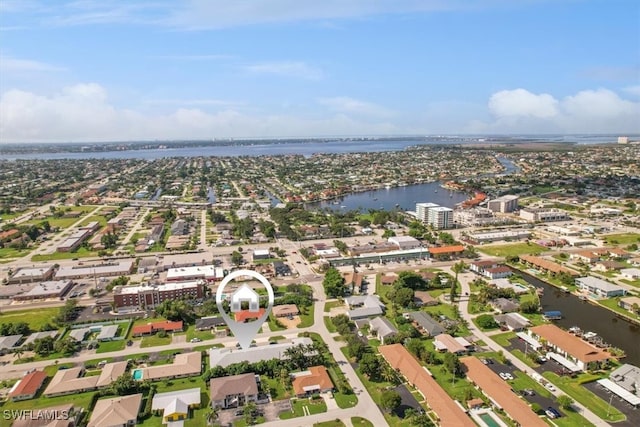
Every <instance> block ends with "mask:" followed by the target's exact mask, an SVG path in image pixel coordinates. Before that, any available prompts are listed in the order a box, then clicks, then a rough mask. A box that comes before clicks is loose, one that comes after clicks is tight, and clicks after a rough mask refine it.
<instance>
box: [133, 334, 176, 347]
mask: <svg viewBox="0 0 640 427" xmlns="http://www.w3.org/2000/svg"><path fill="white" fill-rule="evenodd" d="M169 344H171V335H167V336H166V337H164V338H162V337H159V336H157V335H151V336H148V337H143V338H142V343H141V344H140V348H147V347H156V346H159V345H169Z"/></svg>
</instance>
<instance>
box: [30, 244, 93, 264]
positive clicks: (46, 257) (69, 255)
mask: <svg viewBox="0 0 640 427" xmlns="http://www.w3.org/2000/svg"><path fill="white" fill-rule="evenodd" d="M97 256H98V252H96V251H90V250H88V249H85V248H83V247H80V248H78V250H77V251H76V252H53V253H51V254H38V255H34V256H32V257H31V261H56V260H59V259H73V258H90V257H97Z"/></svg>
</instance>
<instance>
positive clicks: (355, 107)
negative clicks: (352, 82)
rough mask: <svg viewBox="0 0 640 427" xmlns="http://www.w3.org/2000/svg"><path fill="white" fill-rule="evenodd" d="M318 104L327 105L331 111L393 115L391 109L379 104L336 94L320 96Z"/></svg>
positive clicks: (376, 115) (379, 115)
mask: <svg viewBox="0 0 640 427" xmlns="http://www.w3.org/2000/svg"><path fill="white" fill-rule="evenodd" d="M318 103H319V104H320V105H324V106H325V107H328V108H329V109H330V110H332V111H336V112H339V113H345V114H357V115H364V116H374V117H389V116H392V115H393V112H392V111H391V110H388V109H386V108H384V107H382V106H380V105H377V104H374V103H371V102H366V101H360V100H358V99H354V98H349V97H347V96H338V97H334V98H320V99H318Z"/></svg>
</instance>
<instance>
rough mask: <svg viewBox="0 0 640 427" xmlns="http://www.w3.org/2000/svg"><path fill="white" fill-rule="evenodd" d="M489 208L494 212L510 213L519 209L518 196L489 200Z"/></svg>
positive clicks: (509, 195)
mask: <svg viewBox="0 0 640 427" xmlns="http://www.w3.org/2000/svg"><path fill="white" fill-rule="evenodd" d="M487 208H488V209H490V210H491V211H493V212H501V213H509V212H513V211H515V210H517V209H518V196H515V195H513V194H507V195H505V196H501V197H498V198H497V199H493V200H489V202H487Z"/></svg>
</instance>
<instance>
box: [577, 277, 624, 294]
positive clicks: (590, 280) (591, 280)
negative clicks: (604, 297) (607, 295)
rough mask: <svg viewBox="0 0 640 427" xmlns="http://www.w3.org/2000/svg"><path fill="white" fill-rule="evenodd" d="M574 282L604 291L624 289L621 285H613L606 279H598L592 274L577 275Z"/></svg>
mask: <svg viewBox="0 0 640 427" xmlns="http://www.w3.org/2000/svg"><path fill="white" fill-rule="evenodd" d="M576 282H578V283H579V284H581V285H584V286H588V287H590V288H596V289H600V290H602V291H605V292H611V291H619V290H622V289H624V288H623V287H621V286H618V285H614V284H613V283H609V282H607V281H606V280H602V279H598V278H597V277H593V276H587V277H578V278H577V279H576Z"/></svg>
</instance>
